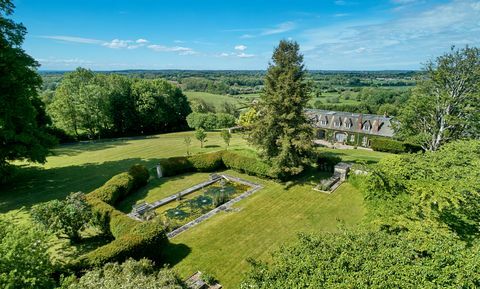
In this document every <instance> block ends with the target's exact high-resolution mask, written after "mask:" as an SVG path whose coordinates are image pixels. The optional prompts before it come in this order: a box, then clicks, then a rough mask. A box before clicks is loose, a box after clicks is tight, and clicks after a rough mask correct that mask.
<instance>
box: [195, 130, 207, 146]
mask: <svg viewBox="0 0 480 289" xmlns="http://www.w3.org/2000/svg"><path fill="white" fill-rule="evenodd" d="M195 138H196V139H197V140H199V141H200V147H201V148H203V143H204V142H206V141H207V133H206V132H205V130H204V129H203V128H197V129H196V130H195Z"/></svg>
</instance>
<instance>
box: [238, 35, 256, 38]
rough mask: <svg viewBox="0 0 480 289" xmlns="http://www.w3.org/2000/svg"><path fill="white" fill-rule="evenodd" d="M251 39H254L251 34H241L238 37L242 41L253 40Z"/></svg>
mask: <svg viewBox="0 0 480 289" xmlns="http://www.w3.org/2000/svg"><path fill="white" fill-rule="evenodd" d="M253 37H255V35H252V34H243V35H242V36H240V38H242V39H247V38H253Z"/></svg>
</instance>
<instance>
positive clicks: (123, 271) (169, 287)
mask: <svg viewBox="0 0 480 289" xmlns="http://www.w3.org/2000/svg"><path fill="white" fill-rule="evenodd" d="M62 288H64V289H87V288H88V289H90V288H99V289H116V288H123V289H137V288H142V289H157V288H163V289H182V288H184V285H183V282H182V281H181V279H180V278H179V277H178V276H177V275H176V274H175V272H174V271H172V270H171V269H168V268H163V269H160V270H158V269H156V268H155V267H154V264H153V262H152V261H150V260H148V259H141V260H139V261H135V260H133V259H129V260H127V261H125V262H124V263H122V264H118V263H108V264H105V265H104V266H103V267H102V268H96V269H93V270H91V271H88V272H87V273H86V274H85V275H83V276H82V277H80V278H79V279H73V280H72V279H71V278H69V279H67V281H66V282H65V281H64V283H63V285H62Z"/></svg>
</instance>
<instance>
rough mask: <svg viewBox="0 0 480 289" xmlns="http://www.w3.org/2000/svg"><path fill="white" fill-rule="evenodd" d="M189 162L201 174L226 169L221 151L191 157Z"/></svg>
mask: <svg viewBox="0 0 480 289" xmlns="http://www.w3.org/2000/svg"><path fill="white" fill-rule="evenodd" d="M188 161H189V162H190V163H191V164H192V167H193V168H194V169H195V170H196V171H200V172H212V171H216V170H219V169H222V168H224V165H223V161H222V152H221V151H219V152H214V153H208V154H200V155H195V156H191V157H189V158H188Z"/></svg>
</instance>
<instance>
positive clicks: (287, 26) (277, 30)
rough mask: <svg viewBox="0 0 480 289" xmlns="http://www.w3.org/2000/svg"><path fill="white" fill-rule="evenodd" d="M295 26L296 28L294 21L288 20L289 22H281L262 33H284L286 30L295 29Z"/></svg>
mask: <svg viewBox="0 0 480 289" xmlns="http://www.w3.org/2000/svg"><path fill="white" fill-rule="evenodd" d="M294 28H295V23H293V22H292V21H288V22H284V23H280V24H278V25H277V26H275V27H273V28H268V29H264V30H263V31H262V33H261V35H272V34H279V33H284V32H288V31H290V30H293V29H294Z"/></svg>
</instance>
